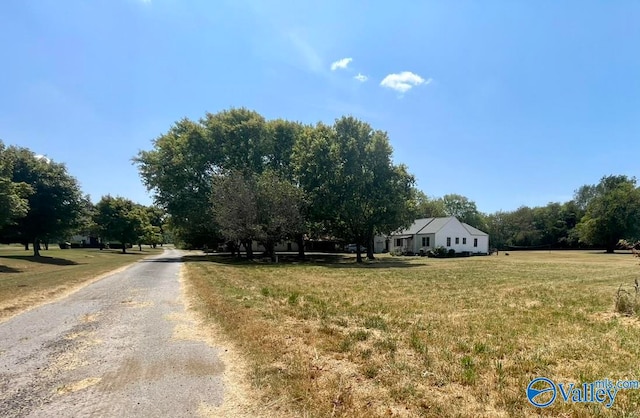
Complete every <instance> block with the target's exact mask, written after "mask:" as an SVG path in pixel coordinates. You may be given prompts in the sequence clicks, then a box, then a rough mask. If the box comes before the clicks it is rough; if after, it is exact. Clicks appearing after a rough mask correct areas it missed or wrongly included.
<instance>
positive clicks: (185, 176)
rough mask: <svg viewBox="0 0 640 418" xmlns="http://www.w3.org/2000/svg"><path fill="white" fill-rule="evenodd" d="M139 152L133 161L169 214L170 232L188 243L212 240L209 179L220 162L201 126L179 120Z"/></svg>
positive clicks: (213, 227)
mask: <svg viewBox="0 0 640 418" xmlns="http://www.w3.org/2000/svg"><path fill="white" fill-rule="evenodd" d="M153 145H154V149H152V150H150V151H140V153H139V154H138V156H137V157H136V158H135V159H134V162H135V163H136V164H137V165H138V169H139V171H140V175H141V177H142V181H143V183H144V184H145V186H146V187H147V189H148V190H150V191H152V192H153V194H154V199H155V202H156V204H157V205H158V206H159V207H161V208H162V209H164V210H166V212H167V213H168V214H169V215H170V216H171V220H170V224H171V228H172V232H173V233H174V235H175V236H176V237H177V238H178V239H179V240H181V241H182V242H184V243H186V244H188V245H191V246H202V245H204V244H207V243H212V242H213V241H215V239H216V236H217V235H218V231H217V230H216V228H215V226H214V225H213V224H212V222H211V219H212V213H211V205H210V203H209V202H210V194H211V178H212V175H213V173H214V172H215V171H216V168H217V165H218V164H219V162H220V159H221V157H220V146H219V145H216V144H215V143H214V142H213V141H212V139H211V138H210V137H209V135H207V133H206V131H205V129H204V127H203V126H202V125H201V124H200V123H197V122H194V121H191V120H189V119H182V120H180V121H178V122H176V124H175V125H174V126H172V127H171V128H170V129H169V131H168V132H167V133H166V134H164V135H161V136H160V137H158V138H156V139H155V140H154V141H153Z"/></svg>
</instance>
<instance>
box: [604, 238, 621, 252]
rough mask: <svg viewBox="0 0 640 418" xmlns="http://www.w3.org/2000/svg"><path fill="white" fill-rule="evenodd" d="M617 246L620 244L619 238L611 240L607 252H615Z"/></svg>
mask: <svg viewBox="0 0 640 418" xmlns="http://www.w3.org/2000/svg"><path fill="white" fill-rule="evenodd" d="M617 246H618V240H611V241H609V242H608V243H607V246H606V250H607V254H613V252H614V251H615V250H616V247H617Z"/></svg>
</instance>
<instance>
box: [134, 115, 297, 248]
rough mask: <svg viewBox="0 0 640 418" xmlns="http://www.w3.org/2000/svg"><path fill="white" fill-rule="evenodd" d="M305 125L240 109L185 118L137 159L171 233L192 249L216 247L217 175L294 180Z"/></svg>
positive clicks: (217, 237) (146, 183) (142, 174)
mask: <svg viewBox="0 0 640 418" xmlns="http://www.w3.org/2000/svg"><path fill="white" fill-rule="evenodd" d="M301 131H302V126H301V125H300V124H297V123H294V122H287V121H283V120H275V121H269V122H267V121H265V119H264V118H263V117H262V116H261V115H260V114H258V113H257V112H254V111H251V110H248V109H245V108H239V109H230V110H225V111H222V112H218V113H215V114H212V113H207V114H206V115H205V116H204V117H203V118H202V119H200V120H199V121H197V122H195V121H191V120H189V119H183V120H181V121H179V122H177V123H176V124H175V125H174V126H172V127H171V129H170V130H169V131H168V132H167V133H166V134H164V135H161V136H160V137H158V138H157V139H155V140H154V141H153V145H154V148H153V149H152V150H150V151H141V152H140V153H139V154H138V156H137V157H136V158H135V159H134V162H135V163H136V164H137V165H138V167H139V170H140V174H141V177H142V180H143V182H144V184H145V185H146V187H147V189H148V190H150V191H152V192H153V194H154V198H155V201H156V203H157V205H158V206H160V207H162V208H163V209H164V210H166V212H167V214H168V215H169V217H170V224H171V227H172V232H173V233H174V234H175V235H177V236H178V238H180V239H181V240H182V241H183V242H185V243H186V244H188V245H190V246H202V245H204V244H214V243H215V242H216V241H217V240H218V239H219V238H220V236H221V234H220V231H219V229H218V228H217V226H216V224H215V223H214V222H212V220H213V218H214V217H213V213H212V212H211V211H212V206H211V191H212V184H213V180H214V178H215V177H216V176H219V175H223V174H224V173H229V172H231V171H235V172H240V173H242V175H243V176H245V177H250V176H253V175H256V174H260V173H262V172H263V171H264V170H266V169H271V170H273V171H275V172H277V173H278V175H280V176H281V177H283V178H290V174H291V170H290V168H289V166H290V159H291V149H292V147H293V143H294V142H295V141H296V138H297V136H298V135H299V133H300V132H301Z"/></svg>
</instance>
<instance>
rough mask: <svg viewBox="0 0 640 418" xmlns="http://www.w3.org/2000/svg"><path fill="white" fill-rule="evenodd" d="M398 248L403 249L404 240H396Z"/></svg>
mask: <svg viewBox="0 0 640 418" xmlns="http://www.w3.org/2000/svg"><path fill="white" fill-rule="evenodd" d="M396 247H402V238H398V239H396Z"/></svg>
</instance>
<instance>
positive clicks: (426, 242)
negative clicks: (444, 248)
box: [422, 237, 431, 247]
mask: <svg viewBox="0 0 640 418" xmlns="http://www.w3.org/2000/svg"><path fill="white" fill-rule="evenodd" d="M429 241H430V237H422V246H423V247H428V246H429V245H430V244H431V243H430V242H429Z"/></svg>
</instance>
